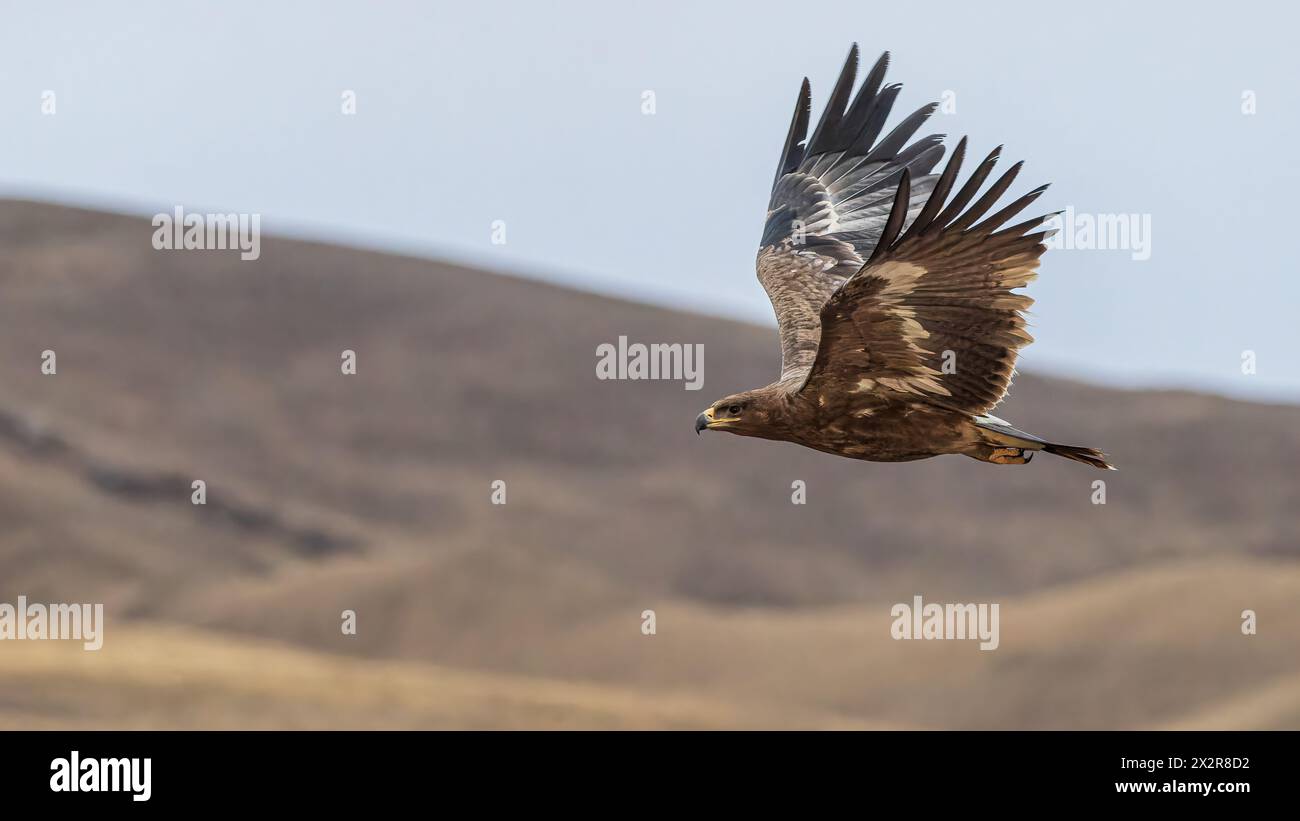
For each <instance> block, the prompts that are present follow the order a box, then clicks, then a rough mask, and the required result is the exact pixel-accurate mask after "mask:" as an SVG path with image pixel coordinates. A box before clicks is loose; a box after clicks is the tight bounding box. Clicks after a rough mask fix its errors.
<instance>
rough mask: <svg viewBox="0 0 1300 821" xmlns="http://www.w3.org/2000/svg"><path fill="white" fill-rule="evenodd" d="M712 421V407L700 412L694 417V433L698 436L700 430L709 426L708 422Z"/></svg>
mask: <svg viewBox="0 0 1300 821" xmlns="http://www.w3.org/2000/svg"><path fill="white" fill-rule="evenodd" d="M712 421H713V408H709V409H708V410H706V411H705V412H704V413H701V414H700V415H699V416H697V417H695V435H696V436H699V435H700V431H702V430H704V429H705V428H707V427H708V426H709V423H710V422H712Z"/></svg>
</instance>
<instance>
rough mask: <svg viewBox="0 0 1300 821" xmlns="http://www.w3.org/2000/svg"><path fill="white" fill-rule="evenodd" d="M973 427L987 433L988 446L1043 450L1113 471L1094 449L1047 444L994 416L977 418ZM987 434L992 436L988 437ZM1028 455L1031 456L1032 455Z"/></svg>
mask: <svg viewBox="0 0 1300 821" xmlns="http://www.w3.org/2000/svg"><path fill="white" fill-rule="evenodd" d="M975 426H976V427H978V428H980V429H981V430H984V431H986V432H987V433H986V434H985V436H986V441H987V442H988V443H989V444H990V445H994V446H1002V447H1013V448H1023V449H1024V450H1045V451H1047V452H1048V453H1051V454H1055V455H1057V456H1062V457H1064V458H1066V459H1070V460H1073V461H1075V462H1082V463H1083V464H1085V465H1092V466H1093V467H1095V468H1100V469H1101V470H1115V466H1114V465H1112V464H1111V463H1110V462H1108V461H1106V454H1104V453H1102V452H1101V451H1099V450H1097V449H1095V448H1085V447H1081V446H1079V445H1058V444H1056V443H1055V442H1048V441H1047V440H1046V439H1040V438H1038V437H1037V436H1034V435H1033V434H1032V433H1025V432H1024V431H1023V430H1017V429H1016V428H1013V427H1011V425H1010V424H1009V423H1008V422H1006V421H1004V420H1002V419H999V418H997V417H996V416H978V417H976V418H975ZM988 434H993V435H992V436H989V435H988ZM1028 455H1030V456H1032V455H1033V454H1028Z"/></svg>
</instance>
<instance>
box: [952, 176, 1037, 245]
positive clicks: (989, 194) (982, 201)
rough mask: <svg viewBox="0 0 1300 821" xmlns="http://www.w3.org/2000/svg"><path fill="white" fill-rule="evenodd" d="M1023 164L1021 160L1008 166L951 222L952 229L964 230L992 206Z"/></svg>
mask: <svg viewBox="0 0 1300 821" xmlns="http://www.w3.org/2000/svg"><path fill="white" fill-rule="evenodd" d="M1024 165H1025V163H1024V162H1023V161H1021V162H1018V163H1016V164H1015V165H1013V166H1011V167H1010V168H1008V169H1007V170H1006V173H1004V174H1003V175H1002V176H1001V177H998V181H997V182H995V183H993V185H992V186H991V187H990V188H989V190H988V191H985V192H984V196H982V197H980V198H979V201H977V202H976V203H975V204H974V205H972V206H971V207H970V209H969V210H967V211H966V213H965V214H962V215H961V217H959V218H958V219H957V220H956V221H954V222H953V223H952V230H954V231H965V230H966V229H967V228H968V227H969V226H970V225H971V223H973V222H975V220H977V219H979V218H980V217H982V216H984V212H985V211H987V210H989V209H990V208H992V207H993V203H995V202H997V201H998V198H999V197H1001V196H1002V195H1003V194H1005V193H1006V192H1007V189H1008V188H1010V187H1011V183H1012V182H1014V181H1015V179H1016V175H1017V174H1019V173H1020V169H1021V168H1023V167H1024Z"/></svg>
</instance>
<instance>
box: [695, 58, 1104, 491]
mask: <svg viewBox="0 0 1300 821" xmlns="http://www.w3.org/2000/svg"><path fill="white" fill-rule="evenodd" d="M857 59H858V50H857V46H856V45H855V46H853V49H852V50H851V51H850V52H849V59H848V61H847V62H846V63H845V66H844V70H843V72H842V73H841V74H840V78H839V81H838V82H837V83H836V85H835V89H834V90H833V91H832V92H831V97H830V100H829V101H828V103H827V106H826V110H825V112H824V113H823V114H822V118H821V121H820V122H819V123H818V125H817V128H816V129H815V130H814V132H813V136H812V138H811V139H807V140H806V141H805V138H806V136H807V132H808V121H809V117H808V114H809V106H810V102H811V95H810V93H809V87H808V81H807V80H806V79H805V80H804V83H803V87H802V88H801V90H800V93H799V98H798V102H797V103H796V106H795V113H794V117H793V119H792V121H791V123H790V131H789V133H788V135H787V137H786V142H785V147H784V149H783V151H782V154H781V161H780V164H779V165H778V166H777V173H776V180H775V182H774V183H773V186H772V197H771V201H770V203H769V205H768V212H767V221H766V224H765V225H764V229H763V238H762V241H761V243H760V248H759V251H758V260H757V268H758V279H759V282H760V283H762V285H763V288H764V290H766V291H767V294H768V297H769V298H770V299H771V300H772V306H773V308H774V309H775V311H776V318H777V326H778V330H779V334H780V338H781V375H780V377H779V378H778V379H777V381H775V382H773V383H772V384H770V385H768V386H766V387H763V388H759V389H757V390H752V391H745V392H744V393H739V394H735V395H732V396H728V397H725V398H723V399H720V400H718V401H717V402H714V403H713V405H712V406H710V407H709V408H708V409H707V410H705V411H704V412H703V413H701V414H700V415H699V417H698V418H697V419H696V431H697V432H698V431H701V430H704V429H709V430H725V431H728V432H730V433H736V434H740V435H742V436H756V437H760V438H764V439H775V440H780V441H788V442H795V443H797V444H800V445H804V446H806V447H810V448H814V449H816V450H821V451H825V452H827V453H834V454H838V455H840V456H848V457H852V458H856V459H868V460H871V461H879V462H902V461H909V460H913V459H924V458H926V457H929V456H937V455H940V454H947V453H959V454H963V455H965V456H970V457H972V458H975V459H979V460H981V461H985V462H992V463H995V464H1024V463H1027V462H1028V461H1029V460H1030V459H1031V458H1032V457H1033V453H1034V451H1038V450H1045V451H1047V452H1048V453H1053V454H1056V455H1058V456H1064V457H1066V458H1068V459H1073V460H1075V461H1078V462H1083V463H1084V464H1089V465H1092V466H1094V467H1099V468H1107V469H1112V470H1113V468H1111V466H1110V465H1109V464H1108V463H1107V462H1106V457H1105V454H1103V453H1101V452H1099V451H1096V450H1093V449H1091V448H1084V447H1075V446H1071V445H1057V444H1054V443H1051V442H1047V441H1045V440H1043V439H1040V438H1038V437H1036V436H1033V435H1031V434H1028V433H1025V432H1023V431H1020V430H1017V429H1015V428H1014V427H1012V426H1011V425H1009V424H1008V423H1006V422H1004V421H1002V420H1001V419H998V418H997V417H994V416H990V415H989V411H991V410H992V409H993V408H994V407H995V406H996V405H997V404H998V403H999V402H1001V401H1002V398H1003V397H1004V396H1005V395H1006V393H1007V389H1008V388H1009V387H1010V386H1011V379H1012V376H1013V375H1014V374H1015V363H1016V356H1017V353H1018V351H1019V350H1020V348H1022V347H1024V346H1025V345H1027V344H1029V343H1030V342H1031V341H1032V337H1030V336H1029V334H1028V333H1027V332H1026V331H1025V321H1024V317H1023V315H1022V311H1024V310H1025V309H1027V308H1028V307H1029V306H1030V305H1031V304H1032V302H1033V300H1031V299H1030V298H1029V297H1028V296H1025V295H1024V294H1019V293H1015V289H1017V288H1021V287H1023V286H1025V285H1027V284H1028V283H1029V281H1030V280H1032V279H1033V278H1034V277H1035V276H1036V273H1035V272H1036V270H1037V268H1038V259H1039V257H1040V256H1041V255H1042V253H1043V251H1044V250H1046V247H1045V246H1044V245H1043V240H1044V239H1045V238H1046V236H1047V233H1046V232H1044V231H1036V230H1035V229H1039V228H1041V227H1042V226H1043V223H1044V222H1045V221H1046V220H1048V219H1049V218H1050V216H1051V215H1048V216H1044V217H1039V218H1036V219H1031V220H1028V221H1025V222H1021V223H1018V224H1015V225H1012V226H1010V227H1003V226H1004V225H1005V224H1006V223H1007V222H1008V221H1010V220H1011V219H1012V218H1013V217H1015V216H1016V214H1018V213H1020V211H1022V210H1023V209H1024V208H1025V207H1026V206H1027V205H1029V204H1030V203H1031V202H1033V201H1034V200H1035V199H1037V198H1038V196H1039V195H1040V194H1042V193H1043V191H1044V190H1045V189H1046V188H1047V186H1042V187H1040V188H1036V189H1034V190H1033V191H1030V192H1029V193H1028V194H1025V195H1024V196H1022V197H1020V198H1019V199H1017V200H1015V201H1014V202H1013V203H1011V204H1010V205H1008V206H1006V207H1005V208H1002V209H1001V210H999V211H997V212H996V213H993V214H992V215H989V216H985V215H986V214H987V213H988V211H989V210H990V209H991V208H992V207H993V205H994V203H996V202H997V201H998V199H999V198H1000V197H1001V196H1002V195H1003V194H1004V193H1006V191H1007V189H1008V188H1009V187H1010V186H1011V183H1012V182H1013V181H1014V180H1015V178H1016V175H1017V173H1019V171H1020V166H1021V164H1020V163H1016V164H1015V165H1013V166H1011V168H1010V169H1008V170H1007V171H1006V172H1005V173H1003V174H1002V175H1001V176H1000V177H998V178H997V179H996V181H994V182H993V183H992V185H990V186H989V187H988V189H987V190H986V191H985V192H984V193H983V194H980V189H981V188H982V187H983V185H984V183H985V181H986V180H987V179H988V177H989V175H990V174H991V172H992V170H993V168H994V166H995V165H996V164H997V161H998V157H999V152H1000V149H995V150H994V151H993V152H992V153H991V154H989V156H988V157H986V158H985V159H984V160H983V161H982V162H981V163H980V164H979V166H978V167H977V168H976V169H975V171H974V173H972V174H971V176H970V178H969V179H968V180H967V181H966V182H965V184H963V185H962V186H961V187H960V188H957V189H956V193H955V194H953V193H952V192H953V190H954V188H956V182H957V175H958V173H959V171H960V170H961V165H962V161H963V160H964V159H965V154H966V140H965V139H962V140H961V141H960V142H959V143H958V144H957V147H956V149H955V150H954V151H953V154H952V157H951V158H950V159H949V160H948V163H947V165H946V166H945V168H944V169H943V172H942V173H941V174H938V175H934V174H931V173H930V171H931V170H932V169H933V168H934V167H935V165H937V164H938V162H939V160H940V159H941V158H942V156H943V137H942V135H938V134H935V135H930V136H928V137H924V138H921V139H919V140H916V141H914V142H912V143H911V144H910V145H909V144H908V141H909V140H910V139H911V138H912V135H913V134H915V133H916V130H917V129H918V128H920V126H921V125H922V123H924V122H925V120H926V119H927V118H928V117H929V116H930V114H931V113H933V111H934V110H935V105H933V104H931V105H928V106H925V107H923V108H921V109H920V110H918V111H916V112H915V113H913V114H912V115H911V116H909V117H907V118H906V119H905V120H904V121H903V122H902V123H900V124H899V125H898V126H896V127H895V128H894V129H893V130H892V131H890V132H889V133H888V134H887V135H886V136H885V137H884V138H881V139H879V140H877V138H878V137H879V135H880V132H881V130H882V128H883V126H884V123H885V120H886V118H887V117H888V115H889V111H890V108H891V107H892V105H893V101H894V98H895V97H896V96H897V95H898V91H899V88H900V86H898V85H890V86H884V87H883V88H882V85H881V84H882V83H883V81H884V75H885V69H886V67H887V66H888V62H889V55H888V54H886V55H884V56H882V57H881V58H880V60H879V61H877V63H876V64H875V66H874V67H873V68H872V70H871V72H870V73H869V74H868V75H867V78H866V80H865V81H864V82H863V84H862V87H861V88H860V89H859V90H858V92H857V95H856V96H855V97H854V98H853V100H852V102H851V103H850V99H849V98H850V95H851V93H852V90H853V84H854V78H855V75H856V73H857ZM950 195H951V196H950ZM977 195H978V196H977Z"/></svg>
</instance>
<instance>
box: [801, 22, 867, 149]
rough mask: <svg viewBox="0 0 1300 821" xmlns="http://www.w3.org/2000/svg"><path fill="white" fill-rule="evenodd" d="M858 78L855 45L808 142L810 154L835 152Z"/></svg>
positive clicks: (850, 50)
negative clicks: (845, 112)
mask: <svg viewBox="0 0 1300 821" xmlns="http://www.w3.org/2000/svg"><path fill="white" fill-rule="evenodd" d="M857 76H858V44H857V43H854V44H853V47H852V48H851V49H849V56H848V59H846V60H845V61H844V70H843V71H841V72H840V79H839V80H838V81H836V83H835V89H834V90H833V91H831V96H830V99H828V100H827V101H826V108H825V109H824V110H823V111H822V118H821V120H819V121H818V123H817V128H816V129H814V130H813V135H812V139H811V140H809V141H808V154H809V155H810V156H811V155H815V154H821V153H823V152H826V151H835V150H838V149H836V147H835V146H836V144H838V142H839V138H840V133H839V132H840V123H841V122H842V121H843V119H844V111H845V109H847V108H848V105H849V96H850V95H851V94H852V93H853V81H854V79H856V78H857Z"/></svg>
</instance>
